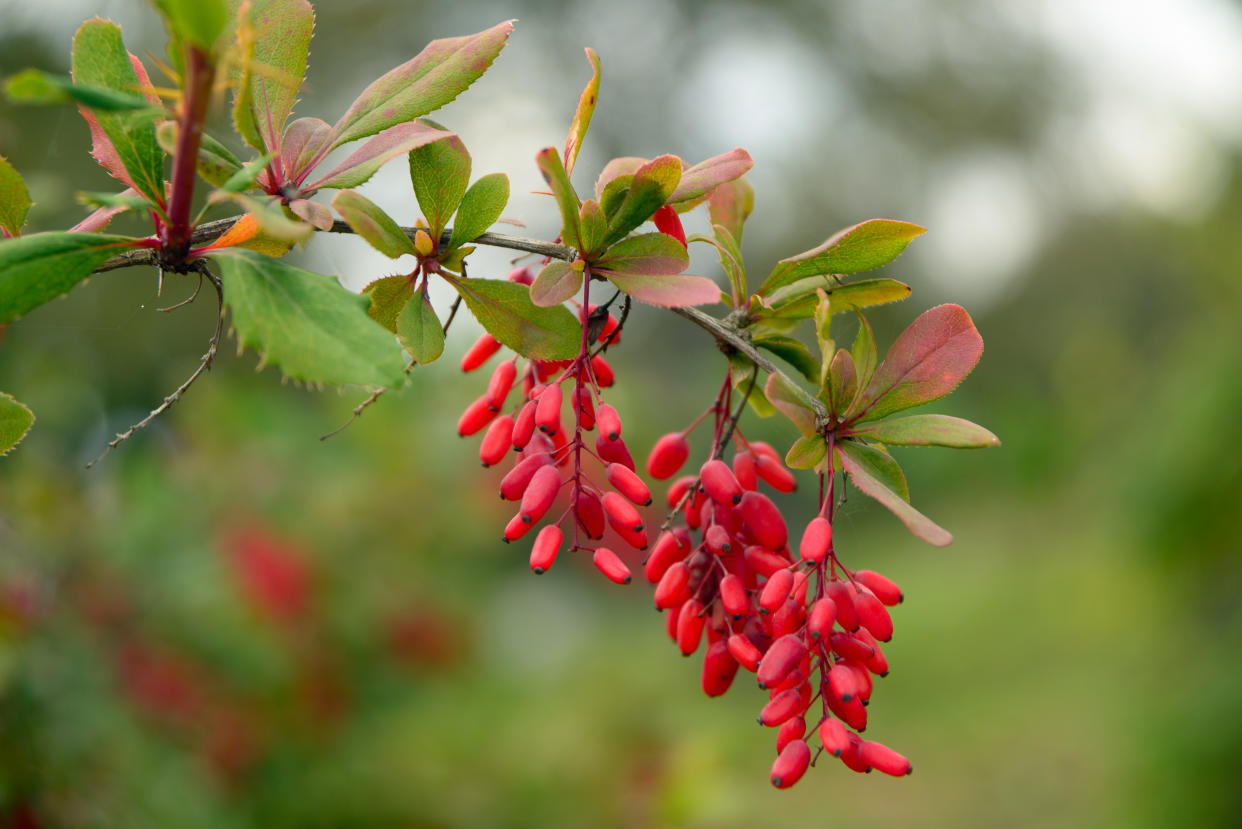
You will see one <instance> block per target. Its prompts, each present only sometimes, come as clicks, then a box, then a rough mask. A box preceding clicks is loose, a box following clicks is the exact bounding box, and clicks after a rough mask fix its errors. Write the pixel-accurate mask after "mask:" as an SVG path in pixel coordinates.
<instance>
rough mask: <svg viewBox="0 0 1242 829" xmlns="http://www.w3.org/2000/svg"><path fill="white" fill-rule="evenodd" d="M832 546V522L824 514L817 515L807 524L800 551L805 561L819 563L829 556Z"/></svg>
mask: <svg viewBox="0 0 1242 829" xmlns="http://www.w3.org/2000/svg"><path fill="white" fill-rule="evenodd" d="M831 547H832V524H831V523H829V521H828V519H827V518H824V517H823V516H822V515H817V516H815V517H814V518H812V519H811V521H810V523H809V524H807V525H806V530H805V531H804V532H803V533H802V543H801V544H800V545H799V546H798V553H799V554H800V555H801V556H802V558H803V560H804V561H813V562H815V563H816V564H819V563H820V562H821V561H824V560H825V559H827V558H828V550H829V549H830V548H831Z"/></svg>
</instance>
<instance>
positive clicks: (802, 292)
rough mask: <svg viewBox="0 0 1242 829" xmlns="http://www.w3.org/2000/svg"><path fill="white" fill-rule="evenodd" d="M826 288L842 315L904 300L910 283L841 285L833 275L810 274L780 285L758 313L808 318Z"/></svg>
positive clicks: (890, 281) (868, 281) (871, 281)
mask: <svg viewBox="0 0 1242 829" xmlns="http://www.w3.org/2000/svg"><path fill="white" fill-rule="evenodd" d="M820 290H823V291H826V292H827V293H828V295H829V296H830V297H832V312H833V313H834V314H843V313H845V312H846V311H855V310H858V309H859V308H868V307H870V306H872V305H884V304H887V303H889V302H896V301H898V300H902V299H905V298H906V297H908V296H909V295H910V286H909V285H906V284H904V283H902V282H898V281H897V280H895V279H864V280H862V281H860V282H851V283H849V284H848V285H845V284H842V283H841V282H840V281H839V280H838V279H837V278H836V277H833V276H811V277H808V278H806V279H799V280H798V281H797V282H794V283H791V284H789V285H786V286H785V287H783V288H778V289H777V290H775V291H773V292H772V294H771V295H770V296H768V297H766V298H764V299H763V305H764V306H768V307H770V308H771V309H773V310H771V311H768V310H767V309H766V308H760V310H759V315H760V316H763V317H768V316H773V317H780V318H789V319H807V318H808V317H810V316H811V315H812V314H813V313H814V312H815V303H816V299H815V297H816V292H817V291H820Z"/></svg>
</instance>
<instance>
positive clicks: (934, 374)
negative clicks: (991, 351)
mask: <svg viewBox="0 0 1242 829" xmlns="http://www.w3.org/2000/svg"><path fill="white" fill-rule="evenodd" d="M982 354H983V338H982V337H980V336H979V332H978V331H977V330H976V329H975V324H974V322H972V321H971V319H970V314H968V313H966V311H965V309H963V308H962V307H961V306H959V305H937V306H936V307H935V308H931V309H930V310H928V311H925V312H924V313H923V314H921V315H920V316H919V318H918V319H916V320H915V321H914V322H912V323H911V324H910V327H909V328H907V329H906V330H905V331H903V332H901V336H899V337H898V338H897V341H896V342H895V343H893V347H892V348H890V349H889V350H888V354H887V355H885V357H884V362H882V363H881V364H880V367H879V368H878V369H876V372H875V376H874V377H872V379H871V382H870V383H869V384H868V385H867V387H866V390H865V391H863V392H862V393H861V394H860V395H859V396H858V400H857V401H856V402H855V403H854V405H853V406H852V407H851V411H850V414H851V416H853V417H854V418H855V419H856V420H864V419H865V420H879V419H880V418H882V417H885V416H887V415H890V414H892V413H893V412H899V411H901V410H902V409H909V408H912V407H914V406H921V405H923V404H924V403H930V402H931V401H933V400H938V399H939V398H941V397H944V396H945V395H946V394H948V393H949V392H951V391H953V389H955V388H957V385H958V383H960V382H962V380H964V379H965V378H966V375H967V374H970V372H971V370H972V369H973V368H974V367H975V364H976V363H978V362H979V357H980V356H981V355H982Z"/></svg>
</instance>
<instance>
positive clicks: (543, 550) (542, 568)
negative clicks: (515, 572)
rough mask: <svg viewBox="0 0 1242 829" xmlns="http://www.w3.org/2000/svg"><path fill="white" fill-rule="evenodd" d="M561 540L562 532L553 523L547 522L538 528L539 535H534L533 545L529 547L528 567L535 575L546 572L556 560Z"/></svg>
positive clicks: (562, 538) (562, 537)
mask: <svg viewBox="0 0 1242 829" xmlns="http://www.w3.org/2000/svg"><path fill="white" fill-rule="evenodd" d="M563 540H564V534H563V533H562V532H561V528H560V527H558V526H556V525H555V524H549V525H548V526H546V527H544V528H543V529H542V530H540V531H539V535H537V536H535V544H534V546H532V547H531V548H530V569H532V570H534V571H535V573H536V574H537V575H542V574H543V573H546V572H547V571H548V569H549V568H550V567H551V566H552V562H554V561H556V554H557V553H559V552H560V549H561V541H563Z"/></svg>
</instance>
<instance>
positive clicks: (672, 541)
mask: <svg viewBox="0 0 1242 829" xmlns="http://www.w3.org/2000/svg"><path fill="white" fill-rule="evenodd" d="M689 554H690V542H689V541H688V540H687V539H683V538H682V537H681V536H679V535H678V534H677V533H676V532H675V531H673V530H665V531H664V532H662V533H660V537H659V538H657V539H656V543H655V547H653V548H652V550H651V555H649V556H647V560H646V561H645V562H643V575H644V576H646V578H647V581H649V582H651V583H652V584H656V583H658V582H659V581H660V579H661V578H663V577H664V574H665V573H666V572H667V571H668V568H670V567H672V566H673V564H674V563H675V562H678V561H681V560H682V559H684V558H685V557H686V556H688V555H689Z"/></svg>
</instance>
